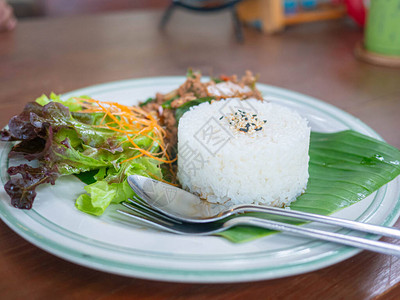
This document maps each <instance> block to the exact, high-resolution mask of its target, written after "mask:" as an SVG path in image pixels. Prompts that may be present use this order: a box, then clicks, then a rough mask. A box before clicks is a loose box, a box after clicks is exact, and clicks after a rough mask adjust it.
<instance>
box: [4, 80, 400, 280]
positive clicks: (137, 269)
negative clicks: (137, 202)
mask: <svg viewBox="0 0 400 300" xmlns="http://www.w3.org/2000/svg"><path fill="white" fill-rule="evenodd" d="M184 80H185V77H182V76H179V77H153V78H142V79H131V80H123V81H116V82H110V83H105V84H100V85H94V86H90V87H87V88H83V89H79V90H75V91H72V92H69V93H67V94H64V95H63V97H71V96H74V95H81V94H88V95H91V96H92V97H96V94H102V93H104V92H112V91H114V90H115V91H117V90H121V89H124V88H125V89H126V88H129V89H132V88H135V87H144V86H156V85H157V84H163V85H168V84H171V85H173V86H176V85H177V84H179V82H183V81H184ZM257 86H258V88H259V89H260V90H261V91H262V92H266V93H267V94H268V96H269V97H271V96H272V97H279V98H281V99H285V101H289V102H292V103H296V104H301V106H308V107H311V108H312V109H317V110H318V111H319V112H322V113H323V114H325V115H327V116H329V117H330V118H333V119H335V120H337V121H338V122H339V123H341V124H343V125H344V126H346V127H348V128H352V127H353V126H352V124H351V123H353V124H354V123H357V124H358V126H361V127H362V128H363V130H365V132H366V133H367V134H369V135H371V136H373V137H375V138H377V139H380V140H383V139H382V138H381V137H380V136H379V135H378V134H377V133H376V132H375V131H374V130H372V129H371V128H370V127H368V126H367V125H366V124H364V123H363V122H361V121H360V120H358V119H356V118H355V117H353V116H352V115H350V114H348V113H346V112H344V111H342V110H340V109H338V108H336V107H335V106H332V105H330V104H327V103H324V102H322V101H320V100H318V99H315V98H312V97H309V96H306V95H303V94H300V93H296V92H292V91H289V90H286V89H282V88H279V87H274V86H269V85H265V84H258V85H257ZM346 120H349V121H351V122H350V123H348V122H347V121H346ZM5 153H6V151H2V153H1V157H0V161H1V164H2V165H1V167H2V176H1V178H2V181H3V183H4V179H5V177H6V176H7V175H6V173H5V170H6V165H5V164H8V162H7V160H6V159H5V158H4V154H5ZM395 181H396V182H397V183H398V182H399V180H397V179H395ZM396 182H394V181H393V182H392V183H389V184H396ZM386 190H387V185H386V186H384V187H382V188H381V189H379V190H378V192H377V193H376V194H375V196H374V197H375V198H374V199H373V201H372V202H371V204H370V206H369V207H368V208H367V209H366V210H365V211H364V213H363V214H362V215H361V216H360V217H359V218H358V219H363V220H365V219H368V218H370V217H371V216H373V215H374V214H375V213H376V212H377V210H378V209H379V205H380V203H381V202H382V201H383V199H384V198H385V196H386ZM398 197H399V195H398ZM8 206H10V205H9V204H8ZM24 214H25V215H26V217H30V218H32V219H33V220H34V221H35V222H38V223H39V224H41V225H42V226H45V225H50V226H53V229H54V228H55V229H56V230H58V231H57V233H59V234H60V235H61V236H65V235H67V237H68V238H71V239H74V240H75V241H78V242H79V239H80V237H79V235H78V234H77V233H75V232H71V231H68V230H65V229H63V228H62V227H60V226H58V225H57V224H54V223H52V222H51V221H49V220H47V219H46V218H44V217H43V216H41V215H40V214H39V213H37V212H36V211H35V210H31V211H24ZM399 215H400V201H397V203H396V206H395V208H394V209H393V210H392V211H391V213H390V215H388V216H387V217H386V219H385V220H384V222H383V223H382V224H381V225H383V226H391V225H393V224H394V223H395V221H396V220H397V219H398V217H399ZM0 217H1V219H2V220H3V221H4V222H5V223H6V224H7V225H8V226H9V227H10V228H11V229H12V230H14V231H15V232H16V233H18V234H19V235H20V236H22V237H23V238H25V239H26V240H28V241H29V242H31V243H32V244H34V245H36V246H38V247H39V248H41V249H43V250H45V251H48V252H50V253H52V254H54V255H56V256H59V257H61V258H64V259H66V260H69V261H71V262H74V263H77V264H80V265H83V266H86V267H90V268H93V269H97V270H101V271H105V272H110V273H115V274H120V275H126V276H134V277H141V278H146V279H155V280H163V281H177V282H239V281H254V280H262V279H272V278H280V277H284V276H290V275H296V274H300V273H305V272H310V271H313V270H317V269H320V268H323V267H327V266H330V265H332V264H335V263H338V262H340V261H343V260H345V259H347V258H349V257H351V256H353V255H355V254H357V253H359V252H360V251H361V250H359V249H354V248H351V247H346V246H338V247H336V248H334V249H333V250H331V251H329V252H327V253H325V254H324V255H323V256H322V257H315V259H311V260H308V261H304V262H303V261H300V262H298V261H293V262H291V263H288V264H286V265H284V266H277V267H260V268H251V269H239V270H231V269H229V270H218V269H216V270H186V269H178V268H176V269H174V268H156V267H151V266H146V265H139V264H134V263H129V264H127V263H123V262H120V261H117V260H115V259H105V258H102V257H100V256H94V255H87V254H86V253H83V252H82V251H80V250H79V249H76V248H73V247H67V246H65V245H63V244H61V243H59V242H57V241H55V240H51V239H47V238H43V236H41V234H40V233H39V232H35V231H34V230H31V229H30V228H26V227H25V226H24V224H23V223H21V222H20V221H19V220H18V219H17V218H16V217H15V216H14V215H12V214H11V213H10V212H8V209H7V204H6V203H5V201H1V202H0ZM46 222H47V223H46ZM339 231H340V232H341V233H344V234H346V233H348V232H349V230H343V229H342V230H339ZM367 237H368V238H371V239H378V238H379V237H373V236H367ZM84 240H85V241H86V242H88V244H90V245H91V244H93V245H94V246H97V247H99V246H100V247H104V249H106V248H107V247H108V246H107V245H109V244H107V243H103V242H98V241H94V240H91V241H88V239H87V238H84ZM80 242H83V239H81V241H80ZM326 244H328V243H327V242H321V241H314V242H306V243H304V244H302V245H300V246H296V249H297V248H302V247H307V248H310V247H311V248H314V247H320V246H323V245H326ZM116 248H118V249H119V250H120V251H125V250H126V251H127V252H129V253H130V252H134V253H132V254H135V255H142V256H143V257H147V258H148V257H154V258H157V259H167V258H168V259H179V260H182V259H183V260H189V261H201V260H207V261H213V260H214V259H215V260H221V259H223V260H233V259H257V258H259V257H262V256H266V255H268V253H269V252H270V251H260V252H257V253H250V254H248V253H246V254H244V255H245V256H246V257H244V255H237V254H235V255H233V256H227V257H221V256H216V257H214V258H211V257H209V256H204V257H198V256H196V257H194V256H191V255H186V256H185V255H183V256H182V255H173V254H165V253H158V252H151V253H148V252H144V251H142V250H140V251H136V250H132V249H131V248H127V249H125V250H124V249H122V248H121V247H119V246H118V247H117V246H116ZM110 250H112V251H115V249H113V248H112V245H111V249H110ZM281 250H284V249H279V251H281ZM276 251H277V250H272V252H276Z"/></svg>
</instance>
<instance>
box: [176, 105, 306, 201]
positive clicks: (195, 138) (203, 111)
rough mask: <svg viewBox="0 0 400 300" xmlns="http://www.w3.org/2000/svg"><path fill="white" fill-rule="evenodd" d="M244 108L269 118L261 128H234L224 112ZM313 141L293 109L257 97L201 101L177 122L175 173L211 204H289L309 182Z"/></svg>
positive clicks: (229, 113) (255, 114)
mask: <svg viewBox="0 0 400 300" xmlns="http://www.w3.org/2000/svg"><path fill="white" fill-rule="evenodd" d="M238 105H240V107H242V108H239V109H240V111H238V109H237V107H238ZM241 111H242V112H243V111H245V112H250V113H251V114H254V116H257V118H258V119H259V120H266V122H265V124H264V125H263V128H262V130H259V131H255V132H253V133H252V134H248V133H245V132H242V131H237V130H235V129H233V127H232V126H231V125H230V124H229V120H228V118H227V117H226V116H228V117H229V116H233V115H232V113H234V112H237V113H240V112H241ZM309 143H310V128H309V127H308V123H307V121H306V120H305V119H304V118H302V117H301V116H300V115H299V114H298V113H297V112H295V111H292V110H290V109H289V108H286V107H283V106H280V105H277V104H272V103H268V102H266V101H264V102H261V101H258V100H256V99H248V100H242V101H240V100H238V99H227V100H221V101H215V102H213V103H211V104H210V103H202V104H200V105H198V106H195V107H193V108H191V110H190V111H188V112H186V113H185V114H184V115H183V116H182V117H181V119H180V120H179V126H178V173H177V176H178V179H179V181H180V183H181V184H182V187H183V188H184V189H186V190H189V191H190V192H192V193H195V194H197V195H199V196H200V197H201V198H203V199H206V200H207V201H209V202H211V203H225V202H227V201H231V202H232V203H234V204H250V203H255V204H265V205H270V206H277V207H285V206H287V205H289V204H290V203H291V202H292V201H294V200H295V199H296V197H297V196H299V195H300V194H301V193H303V192H304V190H305V188H306V186H307V181H308V176H309V175H308V161H309V156H308V148H309Z"/></svg>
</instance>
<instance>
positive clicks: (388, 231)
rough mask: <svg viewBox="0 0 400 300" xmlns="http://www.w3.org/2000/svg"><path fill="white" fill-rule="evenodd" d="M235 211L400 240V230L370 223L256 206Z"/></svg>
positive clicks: (244, 206)
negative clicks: (315, 223) (333, 226)
mask: <svg viewBox="0 0 400 300" xmlns="http://www.w3.org/2000/svg"><path fill="white" fill-rule="evenodd" d="M235 211H241V212H262V213H269V214H272V215H278V216H284V217H293V218H298V219H302V220H308V221H314V222H319V223H324V224H329V225H335V226H340V227H345V228H349V229H352V230H357V231H362V232H367V233H372V234H377V235H382V236H388V237H392V238H397V239H400V230H399V229H397V228H393V227H384V226H378V225H373V224H368V223H361V222H357V221H351V220H345V219H340V218H334V217H329V216H323V215H316V214H312V213H307V212H302V211H295V210H286V209H282V208H274V207H262V206H256V205H240V206H237V207H236V208H235Z"/></svg>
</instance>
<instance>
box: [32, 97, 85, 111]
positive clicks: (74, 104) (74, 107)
mask: <svg viewBox="0 0 400 300" xmlns="http://www.w3.org/2000/svg"><path fill="white" fill-rule="evenodd" d="M86 97H87V96H81V97H80V98H86ZM52 101H53V102H58V103H61V104H62V105H64V106H66V107H68V108H69V110H70V111H71V112H72V111H80V110H82V106H81V105H80V104H79V102H78V101H76V100H75V98H69V99H66V100H63V99H61V97H60V95H57V94H55V93H51V94H50V98H49V97H47V96H46V95H44V94H43V95H42V96H40V97H39V98H37V99H36V103H39V104H40V105H42V106H45V105H46V104H48V103H50V102H52Z"/></svg>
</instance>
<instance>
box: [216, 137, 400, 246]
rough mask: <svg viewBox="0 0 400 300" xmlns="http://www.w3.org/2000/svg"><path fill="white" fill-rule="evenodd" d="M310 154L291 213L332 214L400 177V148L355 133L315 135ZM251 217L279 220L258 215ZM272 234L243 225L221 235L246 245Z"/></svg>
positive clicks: (311, 141)
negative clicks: (306, 177) (302, 189)
mask: <svg viewBox="0 0 400 300" xmlns="http://www.w3.org/2000/svg"><path fill="white" fill-rule="evenodd" d="M309 154H310V162H309V174H310V177H309V181H308V184H307V189H306V191H305V193H304V194H302V195H301V196H299V197H298V198H297V200H296V201H295V202H292V204H291V205H290V208H291V209H292V210H299V211H305V212H311V213H316V214H322V215H329V214H332V213H334V212H336V211H338V210H340V209H343V208H345V207H348V206H350V205H352V204H354V203H357V202H358V201H360V200H362V199H364V198H365V197H367V196H368V195H370V194H371V193H373V192H374V191H376V190H378V189H379V188H380V187H382V186H383V185H385V184H386V183H388V182H390V181H391V180H393V179H394V178H396V177H397V176H398V175H400V150H399V149H397V148H395V147H393V146H391V145H389V144H387V143H384V142H381V141H378V140H376V139H373V138H370V137H367V136H365V135H363V134H361V133H358V132H355V131H352V130H347V131H341V132H336V133H318V132H312V133H311V140H310V151H309ZM249 215H254V216H257V217H260V218H267V219H275V220H276V219H278V218H277V217H275V216H268V215H263V214H257V213H252V214H249ZM292 223H294V224H301V223H302V222H300V221H299V222H295V221H294V222H293V221H292ZM271 233H272V231H270V230H267V229H262V228H255V227H245V226H243V227H236V228H232V229H230V230H228V231H225V232H223V233H220V234H219V235H221V236H223V237H225V238H227V239H229V240H231V241H233V242H245V241H250V240H253V239H256V238H259V237H263V236H265V235H268V234H271Z"/></svg>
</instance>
